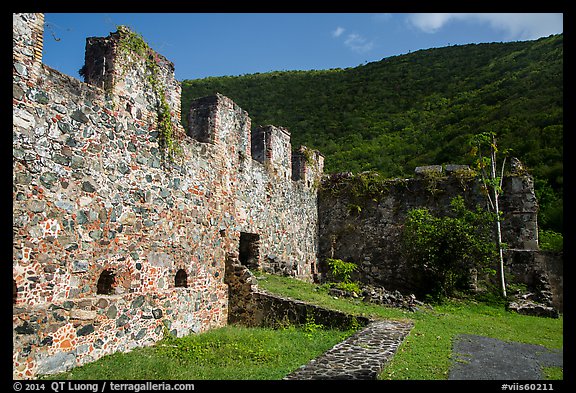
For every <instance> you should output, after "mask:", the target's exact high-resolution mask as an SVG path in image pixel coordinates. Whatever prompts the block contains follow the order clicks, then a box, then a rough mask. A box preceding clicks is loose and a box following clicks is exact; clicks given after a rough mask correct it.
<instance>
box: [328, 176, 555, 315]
mask: <svg viewBox="0 0 576 393" xmlns="http://www.w3.org/2000/svg"><path fill="white" fill-rule="evenodd" d="M416 171H417V173H416V174H415V176H414V177H412V178H408V179H390V180H387V181H386V182H384V183H379V184H378V186H375V184H376V183H373V184H370V179H369V178H368V177H366V179H365V180H364V185H363V186H362V187H359V188H356V189H354V188H353V187H352V184H353V183H354V181H355V180H354V175H352V174H333V175H327V176H325V178H324V179H323V184H322V186H321V187H320V191H319V196H318V201H319V202H318V210H319V236H320V243H319V257H318V258H319V269H318V270H319V276H320V277H321V279H324V278H325V277H327V274H328V267H327V264H326V260H327V259H328V258H337V259H341V260H344V261H348V262H353V263H355V264H356V265H357V267H358V268H357V271H356V272H355V273H354V276H353V279H355V280H358V281H360V282H363V283H369V284H373V285H379V286H383V287H385V288H386V289H389V290H399V291H400V292H403V293H417V294H418V293H419V290H420V288H422V285H421V283H422V282H423V281H422V280H427V277H423V276H422V272H421V271H419V269H417V268H415V267H413V266H410V264H409V263H408V261H407V259H406V258H405V256H404V255H403V252H402V246H401V241H402V233H403V227H404V223H405V221H406V216H407V214H408V212H409V211H410V210H411V209H416V208H427V209H428V210H429V211H430V212H431V213H432V214H435V215H445V214H447V213H448V212H449V208H450V200H451V199H452V198H454V197H455V196H462V198H463V199H464V201H465V203H466V205H467V206H468V208H470V209H475V207H476V206H478V205H479V206H482V207H484V206H486V199H485V197H484V196H483V192H482V190H481V184H480V182H479V180H478V179H477V178H476V177H475V176H473V175H471V172H470V171H469V169H468V168H467V166H462V165H447V166H446V167H445V168H443V167H442V166H440V165H433V166H429V167H419V168H416ZM355 176H356V177H357V178H358V177H362V176H363V175H362V174H359V175H355ZM364 176H368V175H366V174H365V175H364ZM356 184H360V183H359V182H358V179H356ZM502 188H503V193H502V195H501V197H500V207H501V211H502V212H503V213H504V214H503V217H502V241H503V242H504V243H506V245H507V246H506V247H507V250H506V252H505V254H504V259H505V265H506V272H507V277H508V278H507V279H508V280H509V283H517V284H518V283H521V284H526V285H528V286H529V289H531V290H532V291H540V290H546V291H551V292H552V299H551V300H552V303H553V305H554V307H556V308H557V309H559V310H562V309H563V295H562V292H563V269H562V263H563V262H562V256H561V255H553V254H551V253H548V252H542V251H539V246H538V223H537V215H538V204H537V200H536V196H535V194H534V184H533V180H532V177H531V176H530V175H529V174H527V173H521V172H520V173H518V172H512V173H510V174H509V175H508V176H506V177H505V178H504V181H503V184H502ZM359 190H360V191H359ZM494 268H496V266H494ZM542 283H544V286H545V288H543V287H542V285H541V284H542Z"/></svg>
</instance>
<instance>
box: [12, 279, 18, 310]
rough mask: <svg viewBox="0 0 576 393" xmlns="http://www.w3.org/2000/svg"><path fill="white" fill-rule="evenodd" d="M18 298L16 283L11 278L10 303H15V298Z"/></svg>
mask: <svg viewBox="0 0 576 393" xmlns="http://www.w3.org/2000/svg"><path fill="white" fill-rule="evenodd" d="M17 298H18V286H17V285H16V280H14V279H13V280H12V304H16V299H17Z"/></svg>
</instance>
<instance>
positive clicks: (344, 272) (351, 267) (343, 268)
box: [326, 258, 358, 282]
mask: <svg viewBox="0 0 576 393" xmlns="http://www.w3.org/2000/svg"><path fill="white" fill-rule="evenodd" d="M326 262H328V267H329V268H330V273H331V274H332V276H334V278H335V279H336V280H337V281H343V282H349V281H350V276H351V275H352V272H354V271H355V270H356V269H357V268H358V266H357V265H356V264H355V263H353V262H345V261H343V260H341V259H335V258H328V259H327V260H326Z"/></svg>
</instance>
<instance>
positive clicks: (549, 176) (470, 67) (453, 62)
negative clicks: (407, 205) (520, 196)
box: [182, 34, 563, 232]
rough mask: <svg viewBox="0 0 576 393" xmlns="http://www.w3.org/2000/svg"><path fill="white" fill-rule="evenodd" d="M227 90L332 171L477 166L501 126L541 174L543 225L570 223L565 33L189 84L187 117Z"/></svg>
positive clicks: (502, 139)
mask: <svg viewBox="0 0 576 393" xmlns="http://www.w3.org/2000/svg"><path fill="white" fill-rule="evenodd" d="M216 92H219V93H221V94H224V95H226V96H228V97H230V98H231V99H232V100H234V101H235V102H236V103H237V104H238V105H240V107H242V108H243V109H244V110H246V111H247V112H248V113H249V115H250V117H251V118H252V123H253V125H264V124H274V125H278V126H284V127H287V128H288V129H289V130H290V132H291V134H292V146H293V147H297V146H299V145H301V144H303V145H306V146H309V147H311V148H314V149H318V150H319V151H320V152H322V154H324V156H325V171H326V172H329V173H330V172H346V171H350V172H360V171H366V170H373V171H378V172H380V173H382V174H384V175H385V176H387V177H404V176H411V175H412V173H413V171H414V167H416V166H419V165H430V164H448V163H471V162H472V157H471V156H469V155H468V152H469V146H468V144H467V140H468V138H469V137H470V136H471V135H473V134H477V133H479V132H484V131H494V132H496V133H497V135H498V144H499V146H500V147H501V148H502V149H512V150H513V155H514V156H516V157H518V158H519V159H520V160H521V161H522V162H523V163H524V164H525V165H526V166H527V168H528V170H529V172H530V173H531V174H532V175H533V176H534V178H535V184H536V190H537V196H538V200H539V203H540V207H541V214H540V225H541V227H543V228H547V229H553V230H556V231H559V232H561V231H562V195H563V35H562V34H560V35H553V36H550V37H547V38H542V39H539V40H535V41H522V42H510V43H487V44H470V45H462V46H449V47H444V48H435V49H428V50H420V51H417V52H413V53H409V54H405V55H401V56H394V57H389V58H385V59H382V60H381V61H377V62H372V63H368V64H365V65H360V66H358V67H354V68H346V69H330V70H315V71H278V72H270V73H262V74H251V75H242V76H229V77H211V78H206V79H199V80H185V81H183V82H182V108H183V113H186V108H187V107H189V105H190V102H191V101H192V100H194V99H196V98H199V97H203V96H207V95H212V94H214V93H216ZM183 117H185V116H183ZM183 121H184V122H185V121H186V120H185V119H183Z"/></svg>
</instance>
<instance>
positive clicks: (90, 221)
mask: <svg viewBox="0 0 576 393" xmlns="http://www.w3.org/2000/svg"><path fill="white" fill-rule="evenodd" d="M42 37H43V15H42V14H14V15H13V62H14V64H13V65H14V66H13V286H14V292H13V295H14V296H13V376H14V378H34V377H35V376H37V375H39V374H50V373H55V372H60V371H65V370H67V369H70V368H72V367H74V366H78V365H82V364H84V363H87V362H91V361H94V360H96V359H98V358H100V357H102V356H104V355H107V354H111V353H114V352H118V351H122V352H125V351H129V350H131V349H132V348H135V347H140V346H146V345H151V344H153V343H155V342H156V341H157V340H159V339H161V338H162V337H163V335H164V334H165V333H166V332H170V333H171V334H174V335H177V336H183V335H186V334H189V333H192V332H202V331H205V330H207V329H211V328H216V327H220V326H224V325H226V324H227V318H228V285H227V284H226V283H225V282H224V277H225V258H226V255H228V254H230V253H231V254H234V255H239V256H240V260H241V261H243V263H245V264H247V265H248V264H252V265H253V266H256V267H258V268H260V269H263V270H267V271H270V272H278V273H280V272H281V273H284V274H289V275H292V276H295V277H298V278H301V279H305V280H311V279H312V275H313V274H314V271H315V263H316V256H317V246H318V237H317V233H318V232H317V220H318V217H317V205H316V189H315V185H316V184H318V179H319V177H320V176H321V174H322V167H323V157H322V156H321V155H320V154H319V153H318V152H314V151H311V150H309V149H307V148H305V147H301V148H300V150H299V151H298V153H296V154H294V157H292V154H291V145H290V134H289V132H288V131H287V130H285V129H282V128H280V127H275V126H266V127H256V128H254V130H252V128H251V121H250V118H249V116H248V114H247V113H246V112H245V111H243V110H242V109H241V108H239V107H238V106H237V105H236V104H235V103H234V102H233V101H231V100H230V99H228V98H227V97H224V96H222V95H217V96H214V97H208V98H205V99H200V100H198V101H196V102H194V103H193V104H192V108H190V112H189V114H185V115H186V116H189V118H190V120H191V121H190V124H191V127H190V129H188V130H184V129H183V127H182V125H181V123H180V116H181V108H180V85H179V83H178V82H177V81H176V80H175V78H174V66H173V64H172V63H171V62H169V61H168V60H167V59H165V58H163V57H162V56H161V55H158V54H154V56H153V59H154V61H155V64H156V65H157V66H158V68H157V69H158V70H159V71H158V72H157V74H155V75H152V76H153V77H154V78H155V80H154V81H152V80H151V78H150V77H151V74H150V69H149V67H148V66H147V64H146V62H147V59H146V58H143V57H142V56H139V55H138V54H137V53H134V52H130V51H126V50H125V48H124V49H123V47H122V45H121V44H120V41H121V40H122V35H121V34H120V33H119V32H115V33H112V34H111V35H110V36H109V37H105V38H101V37H92V38H88V39H87V44H86V58H85V66H84V68H83V75H84V78H85V82H80V81H79V80H77V79H75V78H72V77H69V76H67V75H64V74H62V73H60V72H58V71H56V70H53V69H51V68H49V67H47V66H45V65H44V64H42ZM151 83H154V84H155V85H151ZM158 86H161V89H162V91H161V93H162V94H161V95H162V96H163V97H164V99H165V101H166V103H167V104H168V107H169V109H170V114H169V121H170V123H171V126H172V137H173V138H174V139H175V140H176V141H177V142H178V146H179V148H180V153H179V154H175V155H174V157H173V159H170V157H168V155H167V154H166V149H164V148H163V146H162V144H161V143H160V142H161V141H160V138H161V135H160V133H159V126H158V119H159V109H158V108H159V103H160V102H159V101H160V98H159V94H158ZM294 179H297V180H294Z"/></svg>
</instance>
